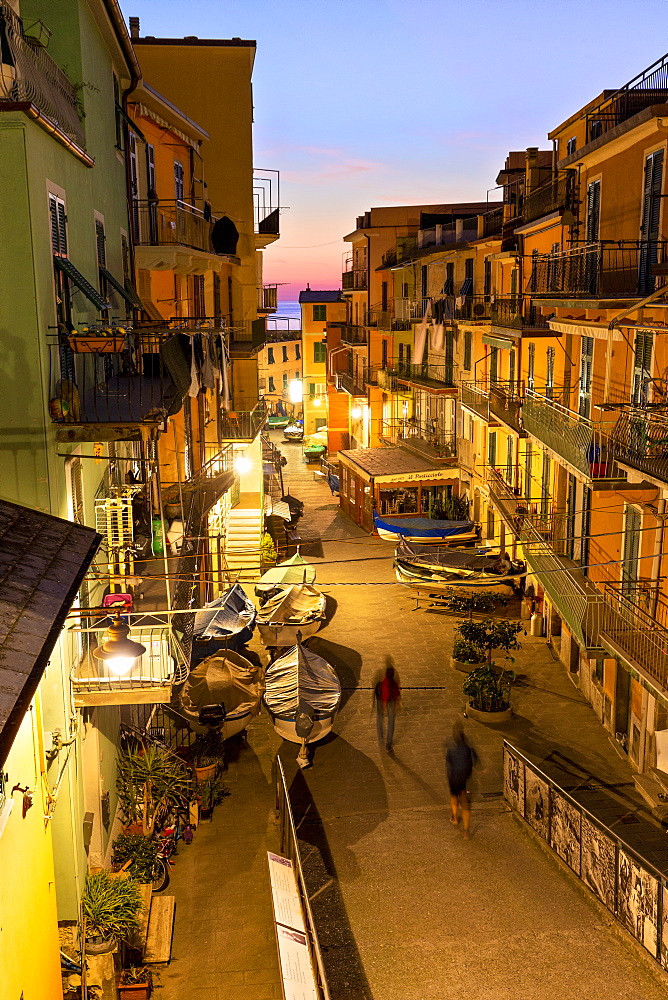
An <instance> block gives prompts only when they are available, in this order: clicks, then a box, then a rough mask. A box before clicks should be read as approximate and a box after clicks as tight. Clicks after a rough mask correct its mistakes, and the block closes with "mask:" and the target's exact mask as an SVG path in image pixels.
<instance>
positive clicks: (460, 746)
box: [445, 722, 478, 840]
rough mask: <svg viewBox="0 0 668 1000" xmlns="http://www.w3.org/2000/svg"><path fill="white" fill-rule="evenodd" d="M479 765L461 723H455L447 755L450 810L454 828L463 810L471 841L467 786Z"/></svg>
mask: <svg viewBox="0 0 668 1000" xmlns="http://www.w3.org/2000/svg"><path fill="white" fill-rule="evenodd" d="M477 763H478V755H477V753H476V752H475V750H474V749H473V747H472V746H471V745H470V744H469V743H468V741H467V739H466V735H465V733H464V730H463V729H462V726H461V723H459V722H457V723H455V725H454V726H453V729H452V743H451V745H450V746H449V747H448V749H447V751H446V754H445V765H446V767H447V771H448V784H449V785H450V808H451V810H452V815H451V816H450V822H451V823H452V824H453V826H457V825H458V823H459V811H460V809H461V814H462V828H463V830H464V837H465V839H466V840H468V839H469V836H470V834H469V829H470V826H471V802H470V799H469V794H468V791H467V790H466V786H467V784H468V782H469V778H470V777H471V774H472V772H473V767H474V765H475V764H477Z"/></svg>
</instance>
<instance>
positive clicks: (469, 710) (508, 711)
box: [466, 705, 513, 725]
mask: <svg viewBox="0 0 668 1000" xmlns="http://www.w3.org/2000/svg"><path fill="white" fill-rule="evenodd" d="M466 714H467V715H468V717H469V719H473V720H474V721H475V722H484V723H485V724H486V725H499V724H500V723H502V722H510V720H511V719H512V717H513V710H512V707H510V706H509V707H508V708H504V710H503V711H502V712H481V711H480V709H479V708H473V707H472V706H471V705H467V706H466Z"/></svg>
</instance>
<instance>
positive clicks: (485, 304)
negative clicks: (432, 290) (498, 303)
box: [446, 295, 492, 323]
mask: <svg viewBox="0 0 668 1000" xmlns="http://www.w3.org/2000/svg"><path fill="white" fill-rule="evenodd" d="M491 308H492V303H491V299H490V296H489V295H456V296H448V298H447V299H446V320H447V318H448V314H450V315H451V317H452V318H453V319H457V320H465V321H467V322H469V323H482V322H487V321H489V318H490V315H491Z"/></svg>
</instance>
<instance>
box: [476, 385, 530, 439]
mask: <svg viewBox="0 0 668 1000" xmlns="http://www.w3.org/2000/svg"><path fill="white" fill-rule="evenodd" d="M523 402H524V383H523V382H498V381H496V382H492V381H490V380H489V379H482V380H480V381H478V382H463V383H462V385H461V404H462V406H464V407H466V409H467V410H470V411H471V412H472V413H475V414H476V416H478V417H480V418H481V419H483V420H486V421H487V422H488V423H489V422H491V421H493V419H494V418H496V420H497V421H499V422H500V423H502V424H505V425H506V426H507V427H510V428H512V430H514V431H516V432H517V433H518V434H521V435H524V427H523V425H522V403H523Z"/></svg>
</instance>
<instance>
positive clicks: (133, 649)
mask: <svg viewBox="0 0 668 1000" xmlns="http://www.w3.org/2000/svg"><path fill="white" fill-rule="evenodd" d="M129 634H130V629H129V627H128V626H127V625H126V624H125V622H123V621H121V616H120V614H117V615H116V617H115V618H114V620H113V621H112V623H111V625H110V626H109V628H108V629H107V637H106V638H105V640H104V642H103V643H102V644H101V645H100V646H98V647H97V648H96V649H94V650H93V656H96V657H97V659H98V660H104V662H105V663H106V664H107V666H108V667H109V669H110V670H111V671H112V673H114V674H118V675H119V676H122V675H123V674H127V673H128V672H129V671H130V670H132V668H133V666H134V664H135V660H137V659H138V658H139V657H140V656H142V655H143V654H144V653H145V652H146V646H142V644H141V643H140V642H133V641H132V639H128V636H129Z"/></svg>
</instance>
